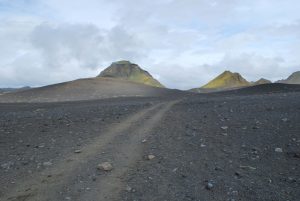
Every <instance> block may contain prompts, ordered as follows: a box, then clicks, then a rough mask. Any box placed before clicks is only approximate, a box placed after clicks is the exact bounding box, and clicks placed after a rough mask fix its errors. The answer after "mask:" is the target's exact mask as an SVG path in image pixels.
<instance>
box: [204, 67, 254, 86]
mask: <svg viewBox="0 0 300 201" xmlns="http://www.w3.org/2000/svg"><path fill="white" fill-rule="evenodd" d="M249 85H250V83H249V82H248V81H247V80H245V79H244V78H243V77H242V76H241V75H240V74H239V73H232V72H230V71H225V72H223V73H222V74H221V75H219V76H217V77H216V78H215V79H213V80H212V81H210V82H209V83H207V84H206V85H204V86H202V87H201V88H203V89H227V88H235V87H243V86H249Z"/></svg>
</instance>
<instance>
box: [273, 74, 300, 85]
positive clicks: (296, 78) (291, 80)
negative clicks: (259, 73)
mask: <svg viewBox="0 0 300 201" xmlns="http://www.w3.org/2000/svg"><path fill="white" fill-rule="evenodd" d="M277 82H278V83H285V84H300V71H296V72H294V73H293V74H291V75H290V76H289V77H288V78H287V79H285V80H278V81H277Z"/></svg>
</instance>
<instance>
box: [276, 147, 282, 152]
mask: <svg viewBox="0 0 300 201" xmlns="http://www.w3.org/2000/svg"><path fill="white" fill-rule="evenodd" d="M275 152H277V153H282V152H283V151H282V148H278V147H277V148H276V149H275Z"/></svg>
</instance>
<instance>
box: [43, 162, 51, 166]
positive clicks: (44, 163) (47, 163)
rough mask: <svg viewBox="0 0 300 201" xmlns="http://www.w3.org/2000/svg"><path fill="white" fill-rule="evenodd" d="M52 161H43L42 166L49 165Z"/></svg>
mask: <svg viewBox="0 0 300 201" xmlns="http://www.w3.org/2000/svg"><path fill="white" fill-rule="evenodd" d="M51 165H52V163H51V162H50V161H47V162H43V166H51Z"/></svg>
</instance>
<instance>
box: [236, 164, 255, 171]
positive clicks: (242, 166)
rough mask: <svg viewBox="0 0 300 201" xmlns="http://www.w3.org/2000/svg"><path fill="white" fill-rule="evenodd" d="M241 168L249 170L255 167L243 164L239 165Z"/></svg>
mask: <svg viewBox="0 0 300 201" xmlns="http://www.w3.org/2000/svg"><path fill="white" fill-rule="evenodd" d="M240 168H241V169H250V170H256V167H252V166H245V165H240Z"/></svg>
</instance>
